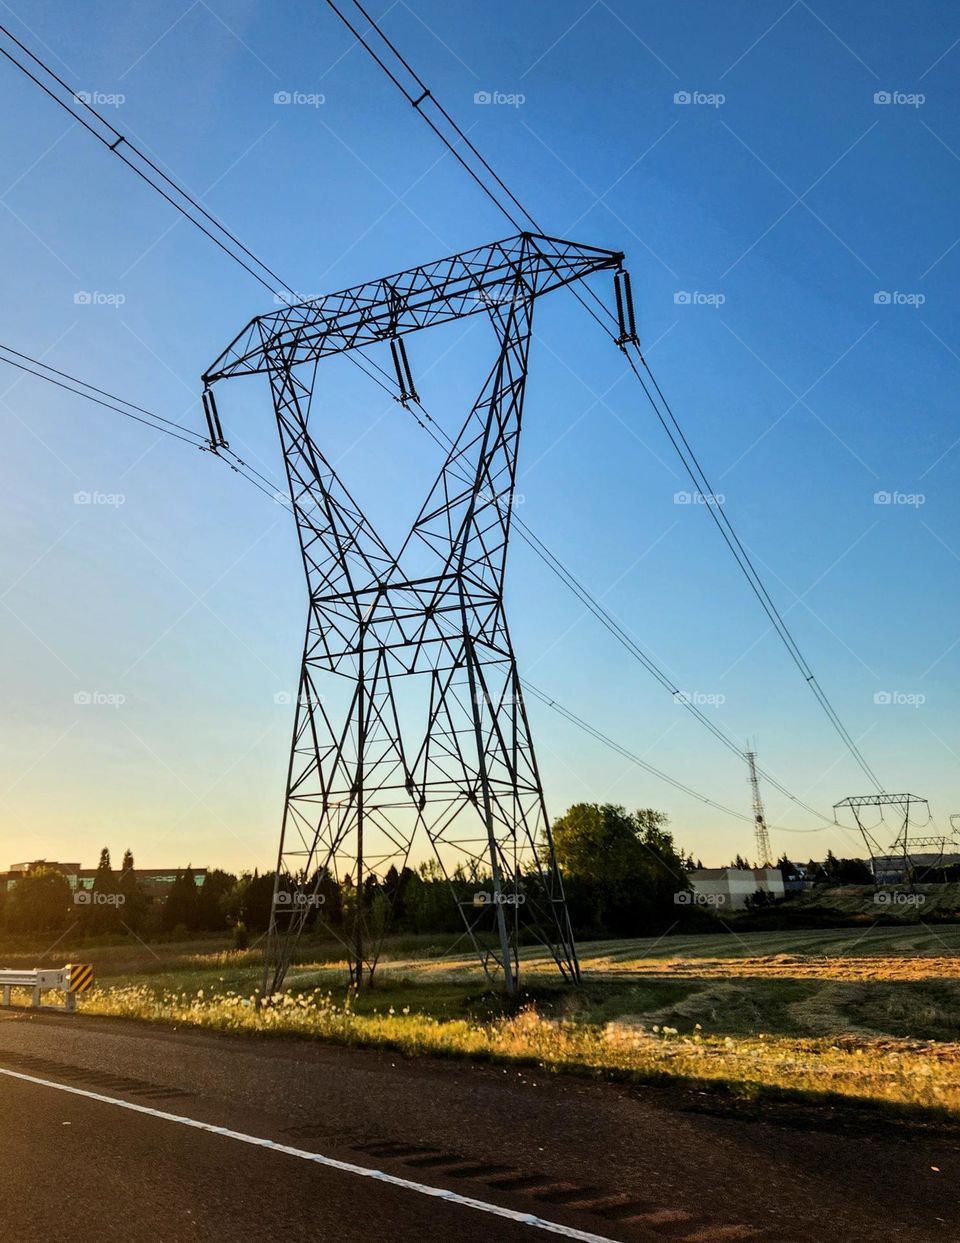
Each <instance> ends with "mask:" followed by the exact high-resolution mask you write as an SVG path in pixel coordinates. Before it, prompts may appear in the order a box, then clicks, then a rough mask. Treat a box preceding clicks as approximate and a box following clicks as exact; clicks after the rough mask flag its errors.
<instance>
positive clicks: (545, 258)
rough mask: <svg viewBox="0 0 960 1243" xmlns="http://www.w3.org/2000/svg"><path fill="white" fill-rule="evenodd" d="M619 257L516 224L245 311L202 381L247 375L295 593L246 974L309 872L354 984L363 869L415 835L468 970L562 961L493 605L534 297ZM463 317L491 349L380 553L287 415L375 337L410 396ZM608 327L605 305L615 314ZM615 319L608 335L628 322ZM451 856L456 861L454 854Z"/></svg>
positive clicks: (305, 908)
mask: <svg viewBox="0 0 960 1243" xmlns="http://www.w3.org/2000/svg"><path fill="white" fill-rule="evenodd" d="M622 259H623V256H622V255H621V254H619V253H615V252H612V251H607V250H600V249H597V248H594V247H590V246H580V245H576V244H574V243H572V242H566V241H560V240H558V239H555V238H550V237H545V236H541V235H538V234H529V233H524V234H521V235H519V236H517V237H513V238H510V239H508V240H506V241H501V242H496V243H493V244H491V245H488V246H483V247H480V248H478V249H476V250H472V251H469V252H466V253H463V254H459V255H454V256H452V257H450V258H447V259H443V260H440V261H438V262H436V263H430V264H426V265H424V266H421V267H417V268H413V269H411V270H409V271H406V272H401V273H398V274H397V275H395V276H390V277H386V278H383V279H380V280H375V281H371V282H369V283H367V284H364V285H359V286H357V287H355V288H353V289H348V290H344V291H343V292H340V293H336V294H331V295H329V296H327V297H323V298H319V299H316V300H312V301H309V302H303V303H300V304H297V305H295V306H287V307H284V308H283V309H281V310H279V311H276V312H274V313H272V314H268V315H263V316H260V317H258V318H256V319H254V320H252V321H251V322H250V323H249V324H248V325H247V326H246V327H245V328H244V329H243V331H242V332H241V333H240V334H239V336H237V337H236V339H235V340H234V341H233V342H232V343H231V344H230V345H229V346H228V347H227V349H226V350H225V351H224V353H223V354H222V355H221V356H220V358H219V359H217V361H216V362H215V363H214V364H213V366H212V367H211V368H210V370H209V371H208V372H207V373H206V375H205V376H204V377H203V380H204V385H205V393H204V407H205V410H206V412H207V417H208V424H209V427H210V434H211V442H212V444H213V446H214V447H217V445H218V444H224V443H225V442H224V441H223V433H222V431H221V427H220V422H219V417H218V416H217V412H216V406H215V403H214V399H213V393H212V391H211V388H210V386H211V385H213V384H214V383H216V382H217V381H220V380H224V379H229V378H233V377H237V376H246V375H254V374H261V373H262V374H266V375H267V376H268V377H269V381H270V386H271V390H272V394H273V405H274V410H275V413H276V420H277V426H278V429H279V433H280V440H281V445H282V448H283V457H284V464H285V468H286V475H287V482H288V485H289V492H290V500H291V502H292V506H293V512H294V515H295V517H296V526H297V532H298V535H299V539H300V547H301V551H302V555H303V565H304V570H305V572H306V577H307V584H308V588H309V614H308V619H307V627H306V640H305V643H304V649H303V660H302V664H301V672H300V688H299V695H298V699H297V706H296V720H295V725H294V732H293V745H292V748H291V755H290V765H289V775H288V781H287V790H286V801H285V807H284V815H283V824H282V829H281V839H280V850H279V860H278V868H277V888H276V892H275V896H274V908H273V917H272V922H271V927H270V932H269V936H268V947H267V972H266V974H265V978H264V987H265V989H269V990H270V991H274V990H276V989H277V988H279V986H280V985H281V983H282V981H283V978H284V974H285V972H286V969H287V967H288V966H289V964H290V962H291V959H292V955H293V951H294V949H295V946H296V942H297V939H298V937H299V935H300V933H301V932H302V930H303V927H304V925H305V923H306V920H307V918H308V916H309V914H310V911H311V909H312V905H311V904H313V906H315V905H316V903H317V900H318V897H319V896H320V895H321V893H322V889H323V885H324V883H325V881H326V879H327V878H330V879H332V880H334V881H336V882H337V883H338V884H340V885H341V886H343V887H344V888H345V890H346V892H347V894H348V902H347V906H348V908H350V909H349V910H347V911H346V912H345V916H346V923H347V924H348V926H349V933H348V935H349V946H348V957H349V960H350V969H351V978H352V979H353V980H354V981H355V982H356V983H358V984H359V983H360V982H361V981H362V980H363V979H364V978H369V977H370V976H371V975H372V972H373V970H374V967H375V965H376V961H377V955H378V953H379V950H380V945H381V942H382V935H383V931H384V912H383V909H382V905H381V906H380V908H379V909H378V907H377V903H376V902H371V901H368V884H369V881H370V878H374V879H377V880H381V881H382V880H383V878H384V876H385V875H386V873H387V872H388V870H389V869H390V867H391V865H392V866H395V867H396V868H397V870H398V871H402V868H403V866H404V864H406V862H407V860H408V858H409V856H410V851H411V848H412V846H413V843H414V840H415V839H416V838H418V837H420V838H421V839H423V838H425V839H428V840H429V841H430V843H432V846H433V850H434V852H435V855H436V858H437V860H438V861H439V864H440V866H441V868H442V869H443V872H444V874H445V875H446V877H447V879H448V880H451V881H452V880H453V879H454V878H455V875H456V876H463V875H467V876H477V875H483V876H484V877H486V878H488V879H487V881H486V891H485V892H484V893H481V894H478V895H476V896H473V897H471V899H470V900H469V901H464V900H462V896H461V899H460V900H459V906H460V910H461V913H462V915H463V919H464V922H465V925H466V930H467V933H468V934H469V936H470V939H471V940H472V942H473V945H474V947H475V949H476V951H477V953H478V955H479V958H480V961H481V962H482V964H483V966H484V968H485V970H486V972H487V974H488V976H490V977H491V978H494V979H499V980H500V981H502V983H503V985H504V986H505V988H506V989H507V991H512V990H513V989H514V987H515V982H516V976H517V961H518V946H519V943H520V939H521V935H526V936H530V935H535V936H536V937H538V938H539V940H541V941H542V942H543V943H544V944H546V945H547V946H548V947H549V949H550V951H551V953H552V955H553V958H554V959H555V961H556V964H557V966H558V968H559V969H560V971H561V972H562V973H563V974H564V976H565V977H567V978H569V979H572V980H577V979H578V978H579V967H578V963H577V954H576V948H575V946H574V942H573V936H572V933H571V927H570V920H569V916H568V913H567V908H566V903H565V900H564V893H563V885H562V880H561V877H560V873H559V871H558V869H557V864H556V858H555V854H554V849H553V841H552V838H551V835H550V829H549V821H548V819H547V813H546V809H545V806H544V798H543V788H542V783H541V779H540V773H539V770H538V767H537V762H536V758H535V755H534V749H533V744H532V741H531V736H530V724H529V721H528V719H527V711H526V707H525V705H524V701H523V697H522V695H521V688H520V681H519V677H518V674H517V666H516V661H515V659H514V653H513V648H512V646H511V641H510V633H509V629H508V626H507V619H506V616H505V614H504V606H503V583H504V569H505V559H506V553H507V545H508V540H509V535H510V516H511V506H512V501H513V492H514V484H515V480H516V471H517V452H518V448H519V440H520V429H521V416H522V410H523V400H524V392H525V387H526V378H527V359H528V353H529V349H530V339H531V329H532V322H533V311H534V304H535V302H536V300H537V299H538V298H540V297H542V296H543V295H544V294H546V293H549V292H550V291H551V290H555V289H559V288H561V287H562V286H565V285H569V284H571V283H572V282H576V281H581V280H583V279H584V278H585V277H587V276H589V275H590V274H591V273H595V272H598V271H602V270H612V271H616V272H617V273H618V276H617V279H616V285H617V293H618V298H619V299H620V301H621V303H622V299H623V296H624V294H626V296H627V297H628V296H629V281H628V278H627V277H626V274H625V273H623V272H622ZM468 315H484V316H486V318H487V319H488V320H489V322H490V324H491V325H492V328H493V333H494V338H495V342H496V346H497V352H496V356H495V358H494V360H493V365H492V367H491V369H490V371H489V374H488V375H487V379H486V382H485V383H484V385H483V388H482V391H481V393H480V395H479V397H478V398H477V400H476V402H475V403H474V405H473V408H472V409H471V410H470V412H469V413H468V414H467V417H466V419H465V420H464V422H463V424H462V426H461V428H460V431H459V434H458V435H456V436H455V437H453V438H452V447H451V449H450V451H449V454H448V455H447V458H446V461H445V462H444V463H443V466H442V468H441V470H440V472H439V475H438V476H437V478H436V480H435V482H434V484H433V486H432V488H431V489H430V491H429V493H428V495H427V498H426V500H425V501H424V503H423V506H422V508H421V510H420V512H419V515H418V517H417V518H416V520H415V522H414V524H413V526H412V528H411V529H410V531H409V533H408V534H407V536H406V538H405V539H404V541H403V543H402V544H401V545H400V548H399V550H398V551H393V550H391V549H390V548H389V547H388V546H387V544H386V543H385V542H384V540H383V539H381V537H380V536H379V535H378V533H377V532H376V531H375V530H374V528H373V526H372V525H371V523H370V522H369V521H368V519H367V518H366V517H365V516H364V514H363V513H362V512H361V510H360V508H359V506H358V505H357V503H356V502H355V501H354V500H353V498H352V496H351V495H350V493H349V492H348V491H347V489H346V487H345V486H344V484H343V483H342V482H341V480H340V478H339V476H338V474H337V472H336V470H335V469H334V467H333V466H332V465H331V463H330V461H329V459H328V458H327V457H326V456H325V455H324V451H323V448H322V443H321V442H322V428H321V429H320V432H319V433H318V432H317V429H316V428H315V427H314V426H312V425H311V427H310V428H309V429H308V411H309V408H310V401H311V397H312V395H313V387H314V383H315V380H316V375H317V364H318V363H319V362H320V361H322V360H323V359H324V358H328V357H330V356H332V355H335V354H340V353H344V352H346V351H351V350H357V349H360V348H363V347H376V346H378V345H381V346H383V345H386V346H388V347H389V350H390V353H391V355H392V360H393V363H394V365H395V367H396V373H397V389H398V392H397V396H398V399H399V400H400V401H402V402H404V403H406V402H407V401H408V400H411V399H413V400H418V399H417V398H416V394H415V391H414V385H413V378H412V376H411V372H410V366H409V363H408V361H407V354H406V348H405V345H404V338H405V337H406V336H407V335H409V334H411V333H414V332H418V331H420V330H423V329H426V328H430V327H432V326H434V325H437V324H442V323H446V322H449V321H451V320H456V319H460V318H462V317H464V316H468ZM621 319H622V314H621ZM630 324H632V320H630V321H629V322H628V331H630V330H631V329H630ZM458 864H460V865H462V869H461V871H459V872H457V865H458Z"/></svg>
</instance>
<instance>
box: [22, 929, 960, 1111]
mask: <svg viewBox="0 0 960 1243" xmlns="http://www.w3.org/2000/svg"><path fill="white" fill-rule="evenodd" d="M17 949H18V952H17V953H16V954H15V955H14V954H10V953H6V952H4V951H3V949H2V947H0V959H2V963H3V965H11V966H13V965H28V963H30V962H31V961H32V960H31V958H30V954H29V951H27V950H26V948H25V947H22V946H21V947H17ZM61 951H63V952H62V953H61ZM462 951H463V945H462V944H457V943H456V941H455V940H454V939H452V938H451V940H450V941H449V942H447V943H443V942H442V941H438V939H436V938H432V939H431V938H413V937H407V938H401V939H398V940H394V941H393V942H390V943H388V946H387V947H386V951H385V954H384V958H383V960H382V963H381V967H380V969H379V972H378V979H377V983H376V986H375V987H374V988H372V989H365V990H362V991H361V992H360V993H359V994H358V993H353V992H350V991H349V990H347V988H346V987H345V976H346V966H345V963H344V961H343V960H342V957H341V954H340V951H339V949H338V947H337V946H336V945H335V944H329V943H328V944H325V945H311V944H309V943H306V944H305V945H304V946H303V951H302V953H301V955H300V959H299V961H298V962H297V963H296V964H295V966H294V967H293V968H292V969H291V971H290V973H289V975H288V978H287V992H286V994H285V995H284V996H283V997H278V998H276V999H274V1001H273V1003H272V1004H270V1005H268V1006H267V1007H265V1008H261V1009H257V1008H256V1007H255V1006H254V1005H253V1004H252V998H253V995H254V992H255V990H256V988H257V986H258V984H259V967H260V953H259V950H258V949H256V948H252V949H250V950H244V951H235V950H231V949H229V948H228V947H227V946H226V944H225V943H224V942H222V941H217V940H209V939H208V940H205V941H200V940H198V941H194V942H188V943H182V944H166V945H159V946H157V945H155V946H144V945H142V944H136V943H134V944H125V945H114V946H103V947H97V948H94V949H93V950H91V949H90V948H89V947H87V948H86V950H82V951H81V953H80V954H72V953H70V952H69V951H68V950H67V949H65V947H64V946H63V945H60V946H58V947H56V949H55V950H53V951H52V953H53V955H54V960H59V959H61V958H62V959H63V960H64V961H65V960H66V958H67V957H73V958H77V957H80V958H81V959H82V960H84V961H92V962H93V963H94V965H95V966H96V969H97V975H98V983H99V987H98V988H97V990H96V991H95V993H93V994H92V995H88V997H87V998H85V999H84V1001H83V1003H82V1008H83V1010H84V1011H86V1012H88V1013H90V1012H92V1013H97V1014H104V1015H118V1016H125V1017H129V1018H138V1019H146V1020H151V1021H166V1022H171V1021H172V1022H177V1023H181V1024H182V1023H188V1024H194V1025H197V1026H201V1027H209V1028H214V1029H218V1030H229V1031H238V1032H249V1033H251V1034H252V1033H256V1032H269V1033H271V1034H288V1035H290V1036H294V1037H300V1038H314V1039H321V1040H325V1041H334V1042H339V1043H344V1044H351V1045H364V1046H380V1047H389V1048H392V1049H396V1050H398V1051H400V1052H401V1053H404V1054H406V1055H422V1054H433V1055H445V1056H467V1057H472V1058H482V1059H487V1060H496V1061H501V1062H511V1061H512V1062H523V1063H526V1064H530V1063H535V1064H538V1065H541V1066H544V1067H547V1068H553V1069H557V1070H565V1071H573V1072H577V1073H590V1074H596V1075H608V1076H615V1077H619V1078H627V1079H634V1080H637V1081H647V1082H650V1081H668V1082H677V1083H682V1084H695V1085H703V1086H710V1087H712V1088H723V1089H725V1090H727V1091H731V1092H736V1093H738V1094H742V1095H747V1096H750V1097H758V1096H759V1097H763V1096H784V1095H787V1096H797V1095H799V1096H802V1097H806V1098H811V1097H815V1098H817V1099H833V1100H836V1099H837V1098H844V1099H848V1100H849V1099H851V1098H854V1099H857V1100H860V1101H869V1102H873V1103H875V1104H883V1105H886V1106H891V1105H893V1106H898V1107H906V1108H908V1109H920V1110H922V1111H926V1112H929V1111H931V1110H933V1111H936V1112H937V1113H938V1114H941V1115H944V1114H950V1115H956V1114H958V1113H960V1043H958V1040H960V953H958V951H960V927H956V926H947V925H944V926H936V927H929V926H924V925H911V926H909V927H880V926H867V927H864V928H855V929H849V928H846V929H836V930H815V931H811V930H796V931H791V932H763V933H757V932H748V933H743V934H738V933H731V932H724V933H722V934H718V935H707V936H696V937H694V936H684V937H675V936H674V937H663V938H659V939H653V938H650V939H643V940H630V941H603V942H592V943H586V944H584V945H582V946H581V947H580V951H581V962H582V968H583V981H584V982H583V985H582V987H580V988H578V989H573V988H565V987H561V986H560V985H559V984H558V982H557V978H556V974H555V971H554V969H553V968H552V964H551V963H549V962H548V961H547V960H546V959H545V958H544V956H543V955H542V954H541V953H537V952H533V951H529V952H527V953H525V954H524V961H523V967H522V972H523V986H524V987H523V996H522V997H521V998H520V999H518V1001H517V1002H516V1003H515V1004H512V1005H507V1004H505V1003H504V1001H503V999H502V998H500V997H498V996H497V995H496V994H493V993H490V992H489V991H488V990H487V989H486V987H485V984H484V980H483V977H482V974H481V973H480V972H479V970H478V968H477V967H476V965H475V963H474V962H473V961H472V960H471V959H470V958H468V957H466V956H463V955H462ZM35 957H36V954H35V955H34V958H35ZM48 961H50V960H49V958H48Z"/></svg>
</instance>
